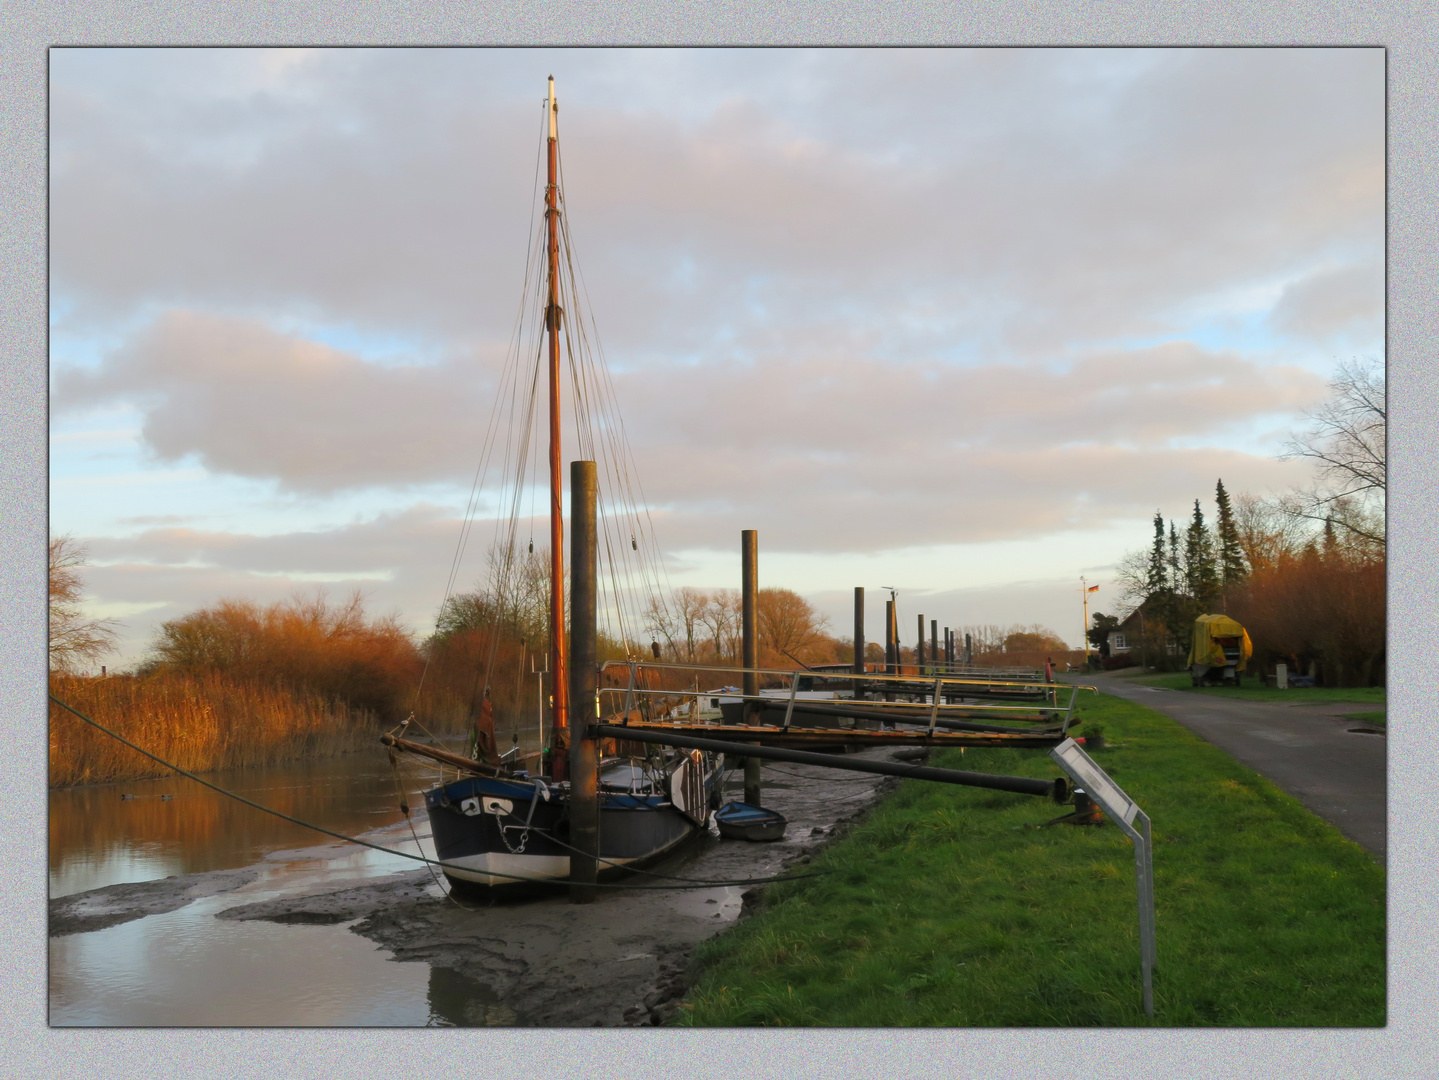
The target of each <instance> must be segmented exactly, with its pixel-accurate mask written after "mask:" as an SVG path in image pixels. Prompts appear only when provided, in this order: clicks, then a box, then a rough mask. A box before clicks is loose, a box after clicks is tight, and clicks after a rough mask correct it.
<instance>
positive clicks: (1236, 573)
mask: <svg viewBox="0 0 1439 1080" xmlns="http://www.w3.org/2000/svg"><path fill="white" fill-rule="evenodd" d="M1214 503H1215V505H1216V506H1218V508H1219V516H1218V518H1217V519H1216V521H1215V523H1214V531H1215V533H1216V534H1217V537H1218V540H1219V577H1220V582H1221V583H1222V584H1223V585H1224V587H1225V588H1228V587H1229V586H1231V585H1237V584H1239V583H1240V582H1241V581H1243V580H1244V579H1245V578H1246V577H1248V575H1249V571H1248V568H1247V567H1246V566H1245V565H1244V549H1243V548H1242V547H1241V546H1240V543H1239V527H1238V526H1237V525H1235V523H1234V511H1233V509H1232V508H1231V507H1230V505H1229V492H1227V491H1225V490H1224V481H1223V480H1220V481H1219V483H1218V484H1217V485H1216V486H1215V488H1214Z"/></svg>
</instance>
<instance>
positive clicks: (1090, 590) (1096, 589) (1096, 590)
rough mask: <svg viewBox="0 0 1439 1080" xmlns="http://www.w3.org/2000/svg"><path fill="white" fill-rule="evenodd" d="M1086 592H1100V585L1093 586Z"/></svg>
mask: <svg viewBox="0 0 1439 1080" xmlns="http://www.w3.org/2000/svg"><path fill="white" fill-rule="evenodd" d="M1084 591H1085V592H1098V591H1099V586H1098V585H1091V586H1090V587H1089V588H1087V589H1085V590H1084Z"/></svg>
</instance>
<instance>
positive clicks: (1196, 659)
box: [1189, 615, 1254, 671]
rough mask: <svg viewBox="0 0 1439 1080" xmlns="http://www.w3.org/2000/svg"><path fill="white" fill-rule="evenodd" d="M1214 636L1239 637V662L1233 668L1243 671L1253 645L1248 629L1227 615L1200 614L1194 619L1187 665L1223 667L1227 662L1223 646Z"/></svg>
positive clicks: (1252, 651) (1251, 653)
mask: <svg viewBox="0 0 1439 1080" xmlns="http://www.w3.org/2000/svg"><path fill="white" fill-rule="evenodd" d="M1215 638H1238V639H1239V662H1238V663H1237V664H1235V665H1234V670H1236V671H1243V670H1244V665H1245V664H1246V663H1248V661H1249V658H1250V657H1251V656H1253V655H1254V646H1253V645H1252V644H1251V643H1250V641H1249V631H1247V630H1245V629H1244V627H1242V626H1240V625H1239V624H1238V623H1237V622H1235V621H1234V620H1233V619H1231V618H1230V617H1229V616H1228V615H1201V616H1199V618H1197V619H1195V620H1194V634H1193V636H1192V637H1191V638H1190V642H1189V666H1190V667H1193V666H1194V665H1195V664H1207V665H1208V666H1209V667H1224V666H1225V665H1226V664H1228V663H1229V661H1228V660H1226V659H1225V658H1224V648H1223V646H1221V645H1220V644H1219V642H1218V641H1216V640H1215Z"/></svg>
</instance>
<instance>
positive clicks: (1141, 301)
mask: <svg viewBox="0 0 1439 1080" xmlns="http://www.w3.org/2000/svg"><path fill="white" fill-rule="evenodd" d="M266 56H268V54H265V53H259V54H256V58H255V61H254V63H253V64H252V65H251V67H252V68H253V69H254V71H253V72H252V73H251V75H250V76H249V77H248V78H242V77H241V74H240V71H242V70H243V65H241V64H240V63H239V62H238V61H236V60H235V59H234V58H233V57H232V56H231V54H224V56H217V57H216V63H217V64H219V65H221V66H222V67H223V66H225V65H228V68H226V70H229V68H235V69H236V71H235V72H234V73H232V74H231V75H230V76H229V77H228V78H222V79H220V80H218V81H219V84H220V85H219V88H218V89H217V88H215V87H212V86H210V85H209V84H208V83H207V82H206V81H205V80H204V78H203V77H202V76H203V71H202V70H200V69H199V68H197V67H196V66H195V65H196V64H197V61H196V60H195V59H194V58H193V57H190V56H184V57H177V58H176V59H175V61H174V62H173V64H172V65H171V66H169V67H167V66H166V65H165V64H164V63H161V62H160V61H158V60H157V61H155V63H159V64H160V67H161V69H162V70H164V71H166V72H168V78H169V80H170V82H169V84H168V85H167V90H168V93H166V94H163V95H162V94H158V93H157V92H156V91H155V90H154V89H153V88H152V89H151V90H149V91H148V93H147V92H145V91H143V90H141V89H137V88H136V87H135V86H134V85H132V84H127V85H126V87H125V89H124V91H123V92H120V93H118V94H111V95H103V94H100V93H97V92H88V93H87V92H85V90H84V88H83V86H82V85H81V83H82V80H80V79H79V77H78V76H76V77H74V78H69V79H67V78H64V77H62V78H59V79H57V83H56V90H55V100H54V108H53V114H54V121H53V124H52V127H53V129H54V130H55V131H56V142H57V152H56V156H55V167H54V175H53V185H52V186H53V194H52V207H53V213H52V228H51V243H52V252H53V255H52V266H53V271H54V275H55V281H56V286H57V295H60V296H62V297H64V298H66V299H67V300H68V301H70V302H72V303H73V304H74V310H73V313H72V314H71V315H70V316H69V323H70V324H73V325H75V326H81V325H84V324H85V322H86V320H94V319H97V318H102V317H106V313H107V312H108V313H110V317H113V316H114V313H116V312H120V311H124V310H127V309H130V308H133V307H134V306H136V305H142V304H155V305H161V306H180V307H209V308H215V309H219V310H226V311H230V312H232V313H239V314H254V313H255V312H257V311H258V310H261V309H264V310H265V311H267V312H269V313H270V315H271V317H273V315H274V314H275V313H276V312H284V313H287V314H288V315H289V316H290V317H292V318H294V319H299V320H310V321H312V322H317V323H328V324H334V325H354V326H357V327H361V328H366V329H368V330H369V331H372V332H385V333H406V334H415V335H419V336H421V337H424V338H426V339H427V340H430V341H434V342H439V343H444V342H451V343H453V342H472V341H474V340H476V339H490V340H495V339H498V340H504V338H505V337H506V335H507V333H508V328H509V326H510V324H511V321H512V319H513V315H514V304H515V301H516V297H517V294H518V288H519V276H520V275H519V270H520V266H521V264H522V262H523V257H524V251H525V249H526V244H527V242H528V236H527V233H528V231H529V230H530V229H531V228H533V227H535V226H536V225H537V220H536V219H533V218H532V217H531V212H532V210H533V206H534V201H533V200H534V197H535V192H534V191H533V190H532V188H531V186H530V185H531V181H532V179H533V175H534V168H535V164H536V162H535V138H536V136H537V135H538V125H537V121H538V119H539V116H538V112H537V111H536V108H535V106H536V104H537V99H538V96H539V93H540V91H541V90H542V89H543V71H544V65H545V64H547V63H549V62H550V61H551V60H553V59H554V58H553V57H550V56H547V55H545V54H534V55H526V54H523V53H506V52H503V51H501V52H489V53H470V54H465V53H449V52H445V51H433V50H424V51H418V52H408V51H394V52H388V53H386V52H353V53H350V52H337V53H334V54H324V55H320V56H318V57H316V58H311V59H309V60H306V61H305V62H303V63H297V64H296V65H295V68H294V71H293V72H291V73H290V74H288V75H286V74H285V73H284V72H283V70H281V71H280V73H279V74H278V75H277V74H276V71H275V70H274V65H273V64H272V63H271V62H270V61H269V60H266V59H264V58H265V57H266ZM563 59H564V60H565V65H564V68H563V69H562V72H561V78H562V102H563V103H564V105H563V112H562V117H563V119H562V126H563V129H564V155H565V157H564V162H565V169H566V181H567V196H568V199H569V204H568V211H569V214H570V218H571V223H572V230H573V233H574V235H575V237H576V240H577V242H578V244H579V245H580V254H581V261H582V265H583V266H584V267H585V270H586V273H587V274H588V275H589V284H590V288H591V292H592V298H593V300H594V302H595V305H596V308H597V310H598V311H599V313H600V317H601V329H602V330H603V331H604V332H605V334H606V340H607V341H609V342H610V343H611V345H612V347H614V348H616V349H618V350H621V351H622V352H624V353H625V354H630V355H633V356H635V357H646V356H653V355H665V354H668V355H674V354H675V353H676V352H697V353H700V354H706V355H715V354H716V352H717V351H718V352H719V353H720V354H722V353H723V350H724V348H725V342H726V341H727V340H728V339H727V336H726V335H728V334H730V333H743V332H744V331H746V330H753V329H755V328H760V327H769V328H773V327H785V326H789V325H794V326H797V327H808V326H812V325H816V324H820V323H830V324H834V323H837V322H842V323H844V324H846V325H849V326H852V327H856V328H859V329H860V330H861V331H862V332H866V333H871V334H874V335H876V337H877V340H878V341H879V342H880V343H881V345H882V347H883V348H884V350H885V352H886V353H887V354H889V355H911V356H912V355H915V354H916V353H925V352H934V351H939V350H956V349H958V350H962V351H968V352H970V353H976V352H977V353H978V354H980V355H982V354H983V352H984V351H985V350H990V351H991V352H992V351H993V350H995V349H1003V350H1005V351H1007V352H1010V353H1015V354H1017V355H1020V356H1022V357H1031V358H1032V357H1034V356H1037V355H1042V354H1044V353H1046V352H1049V351H1052V350H1054V349H1056V348H1061V347H1066V346H1067V345H1069V344H1071V343H1073V342H1075V341H1081V342H1083V341H1087V342H1090V343H1093V342H1096V341H1101V340H1112V339H1115V338H1118V337H1124V336H1142V335H1155V334H1160V335H1168V334H1173V333H1174V332H1176V330H1182V329H1183V325H1182V324H1183V320H1184V319H1185V318H1187V312H1188V305H1189V304H1190V302H1191V301H1192V299H1193V298H1194V297H1196V296H1203V295H1209V294H1214V293H1217V292H1221V291H1224V290H1226V289H1229V288H1230V287H1231V286H1232V285H1233V284H1234V282H1235V281H1236V280H1239V281H1244V282H1250V283H1255V282H1276V281H1278V282H1282V281H1287V280H1292V279H1293V278H1294V277H1295V275H1296V274H1302V273H1304V272H1308V271H1309V270H1311V269H1312V268H1313V267H1315V266H1317V265H1319V264H1320V263H1322V262H1325V261H1328V260H1332V259H1334V258H1335V257H1336V254H1335V253H1336V252H1341V253H1342V259H1341V261H1344V262H1346V263H1347V262H1349V261H1355V262H1358V263H1362V262H1364V261H1366V260H1368V261H1372V260H1374V259H1375V258H1377V257H1378V256H1379V255H1380V254H1381V253H1382V243H1383V231H1382V229H1383V226H1382V221H1383V219H1382V211H1383V198H1384V191H1383V79H1382V70H1383V68H1382V53H1380V52H1379V51H1378V50H1371V51H1366V50H1347V51H1341V50H1314V51H1303V50H1290V51H1286V50H1234V51H1224V50H1192V51H1190V50H1174V51H1167V50H1166V51H1156V52H1137V53H1135V54H1133V55H1118V54H1115V53H1112V52H1105V51H1095V52H1075V53H1065V52H1062V51H1044V50H1040V51H1034V52H1017V53H1013V54H1008V55H1004V56H999V55H995V54H991V53H985V52H983V51H966V50H953V51H949V50H938V51H927V52H923V53H912V52H910V51H908V50H903V51H885V50H880V51H876V52H865V53H856V52H853V51H846V52H825V51H803V50H802V51H795V52H790V51H782V52H773V51H771V52H765V53H751V52H735V53H705V52H687V53H684V54H683V56H682V59H683V62H684V64H685V65H693V66H694V67H695V70H696V73H697V74H696V77H695V80H694V85H693V87H691V84H690V80H689V79H688V78H687V79H685V80H684V83H683V85H684V86H685V92H684V93H682V94H676V93H675V91H674V88H673V84H670V86H669V87H668V89H667V90H666V92H665V93H663V94H661V93H660V92H659V86H660V85H661V81H660V79H659V78H658V75H660V74H663V75H664V76H665V77H666V78H668V77H669V76H670V75H671V74H672V73H673V70H674V67H675V65H676V63H677V60H676V58H675V57H674V56H672V55H670V54H665V53H654V54H648V53H630V52H624V51H614V52H611V51H596V52H592V53H587V54H582V55H581V54H567V55H565V56H564V58H563ZM481 61H483V62H481ZM177 65H178V67H177ZM186 65H189V66H186ZM77 66H83V65H82V64H80V62H79V61H77V60H75V59H73V58H72V59H71V60H70V61H69V67H67V68H66V69H65V70H72V69H75V68H76V67H77ZM682 66H683V65H682ZM631 71H635V72H643V73H646V74H648V75H649V77H650V81H649V82H648V83H647V82H646V81H645V80H644V79H643V78H640V79H639V80H638V89H636V88H635V86H634V84H635V80H630V79H621V78H620V77H619V74H620V73H621V72H625V73H628V72H631ZM184 72H188V74H185V75H183V77H182V73H184ZM277 79H278V80H279V81H278V82H277V81H276V80H277ZM526 79H533V83H532V84H531V83H528V82H526V81H525V80H526ZM161 81H162V83H163V82H164V79H163V78H162V79H161ZM570 87H573V89H568V88H570ZM646 87H648V90H646V89H645V88H646ZM537 88H538V89H537ZM677 99H680V100H677ZM182 103H183V104H182ZM1370 272H1371V273H1376V274H1377V271H1373V270H1371V271H1370Z"/></svg>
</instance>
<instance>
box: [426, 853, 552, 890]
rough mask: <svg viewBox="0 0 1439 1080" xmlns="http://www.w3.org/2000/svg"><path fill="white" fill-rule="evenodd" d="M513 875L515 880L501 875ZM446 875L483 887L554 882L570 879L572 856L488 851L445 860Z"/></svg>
mask: <svg viewBox="0 0 1439 1080" xmlns="http://www.w3.org/2000/svg"><path fill="white" fill-rule="evenodd" d="M504 874H512V875H514V876H513V877H503V876H501V875H504ZM445 876H446V877H451V878H458V879H460V880H461V881H473V882H475V883H476V884H479V885H491V886H493V885H523V884H525V882H526V881H528V880H540V881H550V880H553V879H555V878H567V877H569V876H570V857H569V856H568V855H512V854H510V853H509V852H508V851H486V852H484V853H483V854H481V855H461V856H459V857H458V858H453V859H446V860H445Z"/></svg>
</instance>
